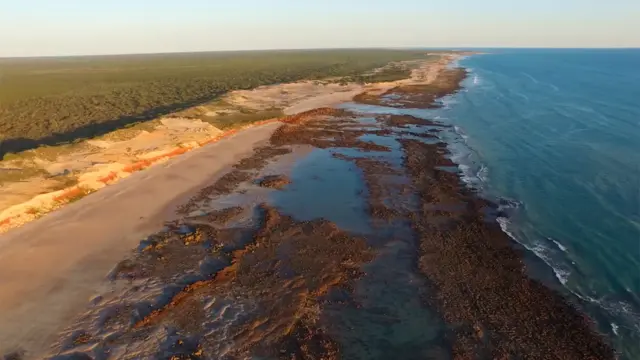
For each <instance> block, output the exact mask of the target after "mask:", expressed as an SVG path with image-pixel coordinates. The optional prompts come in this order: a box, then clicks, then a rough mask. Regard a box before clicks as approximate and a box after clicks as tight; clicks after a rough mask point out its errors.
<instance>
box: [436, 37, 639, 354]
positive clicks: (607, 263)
mask: <svg viewBox="0 0 640 360" xmlns="http://www.w3.org/2000/svg"><path fill="white" fill-rule="evenodd" d="M459 65H460V66H463V67H466V68H468V69H469V70H470V74H469V77H468V78H467V80H465V83H464V85H465V88H464V89H463V90H462V91H461V92H460V93H458V94H456V95H454V96H451V97H449V98H446V99H445V100H444V101H443V102H444V105H445V106H444V107H443V108H442V109H438V110H436V111H434V112H433V115H434V116H436V117H438V118H440V119H441V120H442V121H444V122H448V123H450V124H452V125H454V126H455V129H456V133H455V134H454V135H453V136H452V137H453V138H452V139H451V140H452V148H453V152H454V154H455V155H454V156H455V160H457V161H458V162H459V163H460V164H461V170H462V171H463V173H464V175H465V176H464V177H465V180H466V181H467V182H468V183H469V184H470V185H471V186H474V187H477V188H479V189H480V190H481V191H482V192H483V193H484V194H486V195H488V196H490V197H492V198H494V199H497V200H499V201H501V204H502V205H503V206H504V208H505V209H506V210H507V211H508V212H509V213H510V214H511V216H510V217H509V218H508V219H507V218H503V219H500V221H501V225H502V227H503V229H504V230H505V231H506V232H508V233H509V234H510V236H511V237H513V238H514V240H515V241H517V242H518V243H520V244H522V246H523V247H524V248H526V249H528V251H527V253H528V255H529V257H530V258H531V259H532V260H531V261H529V262H530V263H531V264H530V268H531V272H532V274H534V276H536V277H539V278H540V279H542V280H543V281H544V282H545V283H547V284H548V285H549V286H551V287H553V288H556V289H558V290H559V291H560V292H562V293H563V294H564V295H565V296H567V298H569V299H570V300H571V301H573V302H574V303H576V304H577V305H578V306H579V307H580V308H581V309H583V310H584V311H586V312H587V313H589V315H591V317H592V318H594V319H595V320H596V322H597V326H598V329H599V330H600V331H601V332H603V333H605V334H606V335H607V336H609V337H610V338H611V339H612V342H613V343H614V345H615V346H616V348H617V349H618V350H619V351H620V352H621V353H622V354H623V358H628V359H640V211H639V207H640V193H639V191H640V190H639V189H640V50H542V49H539V50H489V51H488V54H484V55H475V56H471V57H468V58H465V59H462V60H461V61H460V62H459Z"/></svg>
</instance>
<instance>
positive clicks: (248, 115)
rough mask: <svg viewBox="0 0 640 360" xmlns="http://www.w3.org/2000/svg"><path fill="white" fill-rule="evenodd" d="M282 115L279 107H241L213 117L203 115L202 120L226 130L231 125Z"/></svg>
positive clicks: (238, 125) (236, 125)
mask: <svg viewBox="0 0 640 360" xmlns="http://www.w3.org/2000/svg"><path fill="white" fill-rule="evenodd" d="M282 116H284V113H283V112H282V110H280V109H268V110H262V111H248V110H247V109H242V110H241V111H238V112H232V113H229V114H220V113H219V114H218V115H217V116H214V117H204V118H203V119H202V120H204V121H206V122H208V123H210V124H211V125H213V126H215V127H217V128H218V129H221V130H226V129H229V128H232V127H241V126H244V125H248V124H251V123H254V122H256V121H261V120H268V119H273V118H277V117H282Z"/></svg>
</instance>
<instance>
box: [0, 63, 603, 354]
mask: <svg viewBox="0 0 640 360" xmlns="http://www.w3.org/2000/svg"><path fill="white" fill-rule="evenodd" d="M450 74H451V73H448V72H447V73H444V76H445V77H444V78H440V79H438V78H436V79H434V84H435V85H434V86H435V87H434V88H425V87H421V88H420V90H418V89H417V88H397V89H395V90H394V91H390V92H387V93H384V94H382V95H379V97H380V99H379V101H378V102H377V103H376V104H377V105H384V106H387V107H394V108H398V109H402V108H404V107H420V106H427V105H425V102H428V106H433V105H434V101H436V100H437V96H442V95H444V94H445V93H450V92H452V91H455V90H456V89H457V88H458V86H459V85H458V82H459V81H460V78H459V77H456V76H449V75H450ZM452 81H454V82H453V83H452ZM445 88H446V89H447V90H446V91H444V92H443V91H442V89H445ZM419 94H422V95H419ZM425 94H426V95H425ZM433 94H438V95H437V96H434V95H433ZM389 99H391V100H393V101H389ZM356 100H358V99H356ZM399 100H401V101H399ZM364 102H365V103H366V101H364ZM350 109H351V110H349V109H329V108H323V109H317V110H314V111H310V112H307V113H304V114H300V115H297V116H292V117H288V118H286V119H283V122H284V125H282V126H281V127H279V128H278V129H277V130H275V131H273V130H274V129H273V128H270V129H269V130H264V131H265V133H268V134H270V135H267V136H270V139H269V141H268V142H267V143H263V144H260V145H259V146H256V149H255V150H254V151H253V153H252V154H247V156H245V157H244V158H243V159H241V160H240V159H236V161H235V165H233V166H232V167H230V168H229V169H228V170H229V171H226V172H224V174H222V173H219V172H216V174H219V175H218V176H213V175H211V177H210V178H209V181H208V182H207V181H202V182H200V183H199V186H200V187H199V190H198V191H191V192H190V194H189V197H185V196H183V197H180V199H181V200H182V202H181V203H178V201H177V198H173V199H174V200H172V201H171V204H170V205H171V206H167V207H166V208H167V209H171V208H176V206H174V205H180V206H179V208H178V214H179V215H178V216H177V217H176V218H175V219H174V220H173V221H169V222H165V223H164V225H165V227H164V228H163V229H159V228H158V227H156V228H155V229H153V230H152V229H150V228H145V229H143V230H144V231H142V230H141V231H140V232H138V233H136V237H135V238H134V237H131V239H130V240H129V241H128V244H127V245H126V246H125V244H120V245H122V246H119V249H118V251H119V252H120V254H122V251H123V248H125V247H128V248H133V247H134V245H133V243H134V242H136V241H135V239H138V240H139V239H140V238H141V237H142V233H143V232H144V235H148V236H146V237H145V238H144V239H143V240H142V241H139V242H138V246H137V248H136V249H133V251H130V252H129V253H128V256H122V255H121V256H120V257H117V256H112V257H109V260H110V261H112V264H111V268H112V269H113V270H112V271H111V272H110V273H109V274H108V276H107V275H105V273H104V272H103V273H102V275H101V276H102V280H101V282H102V284H103V289H102V291H100V292H99V296H97V297H95V298H93V299H92V300H91V301H88V300H87V296H89V295H82V294H80V292H75V293H74V292H70V291H68V289H66V290H64V291H62V290H60V291H59V294H65V296H70V298H69V299H70V300H71V301H73V304H72V305H70V307H69V308H68V310H69V311H68V313H67V314H68V317H69V319H70V320H71V321H69V322H67V324H66V326H65V329H64V330H61V332H60V333H58V335H57V336H55V337H53V338H52V337H48V338H47V339H44V340H43V341H41V342H40V343H39V346H40V345H41V347H40V349H44V346H45V340H46V342H47V344H46V345H50V346H51V347H50V349H49V351H48V353H49V354H50V355H51V356H54V357H57V358H58V359H63V358H68V357H70V356H75V358H78V359H81V358H82V359H85V358H87V359H89V358H90V359H103V358H105V359H137V358H162V359H164V358H166V359H244V358H261V359H341V358H345V359H528V358H531V359H613V358H614V354H613V351H612V349H611V347H610V346H609V345H608V344H607V343H606V341H605V339H603V338H602V337H601V336H600V335H598V334H597V333H596V332H595V330H594V329H593V327H592V324H591V322H590V321H589V320H588V319H587V318H586V317H585V316H584V315H583V314H581V313H580V312H579V311H578V310H577V309H576V308H574V307H573V306H572V305H570V304H569V303H567V302H566V301H565V300H564V299H563V298H562V297H561V296H560V295H558V294H556V293H554V292H553V291H551V290H549V289H547V288H545V287H544V286H543V285H542V284H540V283H538V282H536V281H534V280H531V279H530V278H529V277H528V276H527V274H526V269H525V268H524V265H523V263H522V260H521V254H519V253H518V251H517V250H515V249H514V248H513V247H512V246H511V243H510V241H509V239H508V237H506V236H505V234H503V233H502V232H501V231H500V230H499V227H498V226H497V224H496V223H495V217H496V215H497V206H496V205H495V204H492V203H491V202H489V201H487V200H484V199H481V198H480V197H478V196H477V194H475V193H473V192H471V191H469V190H467V189H466V188H465V187H464V186H463V184H462V183H461V181H460V179H459V174H458V173H457V170H456V168H455V164H454V163H453V162H452V161H451V160H450V159H449V158H448V152H447V148H446V144H445V143H443V142H441V140H440V137H439V134H440V133H441V132H444V131H450V128H448V127H447V126H445V125H443V124H440V123H438V122H435V121H432V120H429V119H421V118H417V117H413V116H408V115H380V114H371V113H363V112H358V111H357V110H358V109H359V107H358V105H357V104H354V105H352V106H351V107H350ZM256 131H258V130H256ZM238 136H239V135H238ZM234 144H235V143H234ZM245 146H250V144H245ZM229 165H231V164H229ZM184 170H185V172H184V174H190V171H191V170H189V171H186V169H184ZM212 174H213V173H212ZM181 180H184V179H181ZM269 184H270V185H272V186H267V185H269ZM261 185H262V186H261ZM194 190H195V189H194ZM90 198H91V197H89V198H87V199H90ZM103 201H104V200H103ZM78 205H79V204H78ZM167 218H168V215H167ZM44 220H46V219H44ZM36 224H38V223H34V224H31V225H36ZM111 225H112V226H114V225H115V224H113V223H112V224H111ZM132 229H133V230H132ZM21 230H22V229H21ZM72 230H73V229H69V231H72ZM129 230H130V231H137V229H134V228H133V227H131V226H130V227H129ZM104 231H106V228H105V230H104ZM120 236H124V235H122V234H121V235H120ZM111 244H113V241H112V242H111ZM76 245H77V244H76ZM61 251H62V250H61ZM43 254H44V253H43ZM60 258H64V256H59V257H57V259H60ZM105 263H106V261H105ZM92 281H96V282H100V280H96V279H92ZM87 283H88V282H87ZM36 285H38V286H42V285H43V284H36ZM85 293H86V294H89V293H90V292H87V291H85ZM91 294H94V293H91ZM78 295H81V296H78ZM83 296H84V297H83ZM51 301H53V300H51ZM53 303H54V304H55V302H53ZM73 314H75V316H72V315H73ZM40 315H41V314H40ZM30 319H32V320H34V321H35V320H36V319H37V317H33V316H32V317H31V318H30ZM3 323H4V322H3ZM37 327H40V325H38V326H37ZM49 330H51V328H49ZM2 335H4V333H2ZM18 340H19V341H23V342H22V344H21V345H22V347H23V349H29V350H31V348H27V347H26V346H27V345H31V344H33V342H32V343H26V342H24V340H26V338H25V337H23V338H22V339H18ZM25 344H26V345H25ZM34 354H35V353H34V352H30V353H27V356H26V357H30V356H33V355H34ZM65 356H66V357H65Z"/></svg>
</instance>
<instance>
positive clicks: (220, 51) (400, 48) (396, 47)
mask: <svg viewBox="0 0 640 360" xmlns="http://www.w3.org/2000/svg"><path fill="white" fill-rule="evenodd" d="M487 49H497V50H509V49H514V50H529V49H530V50H640V46H638V47H635V46H609V47H599V46H594V47H571V46H567V47H564V46H562V47H560V46H551V47H545V46H445V47H441V46H376V47H329V48H321V47H318V48H264V49H223V50H193V51H164V52H132V53H103V54H65V55H32V56H3V55H0V59H43V58H71V57H101V56H136V55H178V54H206V53H234V52H261V51H264V52H267V51H322V50H325V51H326V50H418V51H419V50H448V51H465V50H487Z"/></svg>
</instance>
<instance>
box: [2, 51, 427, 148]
mask: <svg viewBox="0 0 640 360" xmlns="http://www.w3.org/2000/svg"><path fill="white" fill-rule="evenodd" d="M424 56H425V55H424V52H420V51H403V50H371V49H370V50H306V51H302V50H298V51H293V50H291V51H289V50H287V51H284V50H283V51H248V52H209V53H183V54H153V55H122V56H91V57H66V58H28V59H27V58H22V59H10V58H7V59H0V158H1V157H2V156H3V155H4V154H6V153H8V152H18V151H22V150H26V149H32V148H35V147H38V146H40V145H54V144H60V143H65V142H73V141H77V140H78V139H83V138H90V137H95V136H99V135H103V134H105V133H108V132H110V131H113V130H115V129H118V128H122V127H124V126H126V125H130V124H132V123H136V122H142V121H146V120H149V119H153V118H156V117H158V116H159V115H163V114H167V113H171V112H175V111H178V110H182V109H186V108H188V107H191V106H194V105H197V104H201V103H204V102H207V101H211V100H212V99H215V98H216V97H218V96H220V95H222V94H224V93H226V92H228V91H231V90H237V89H251V88H255V87H258V86H260V85H268V84H274V83H284V82H291V81H296V80H301V79H326V78H337V79H339V81H347V80H348V81H359V82H377V81H389V80H397V79H399V78H404V77H407V76H408V74H409V70H408V69H406V68H400V67H396V66H390V67H387V68H386V69H385V70H384V71H382V72H377V73H371V70H373V69H375V68H379V67H382V66H384V65H386V64H389V63H390V62H395V61H405V60H411V59H420V58H424ZM275 113H277V110H276V109H274V111H273V114H275ZM266 115H272V114H266ZM266 115H265V114H260V115H256V114H250V113H249V114H236V115H234V116H233V118H231V117H230V118H228V119H226V120H225V119H219V120H220V121H222V123H220V124H218V125H220V126H221V127H225V126H228V124H230V123H233V122H236V121H241V122H251V121H253V120H255V119H254V118H259V117H260V118H262V117H264V116H266ZM238 117H240V118H238Z"/></svg>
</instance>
